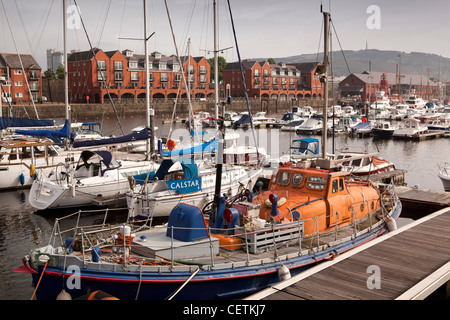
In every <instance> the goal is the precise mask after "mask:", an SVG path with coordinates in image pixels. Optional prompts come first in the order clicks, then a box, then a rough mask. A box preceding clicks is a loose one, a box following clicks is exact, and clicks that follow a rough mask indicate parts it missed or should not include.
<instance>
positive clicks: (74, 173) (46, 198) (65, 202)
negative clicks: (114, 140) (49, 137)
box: [29, 150, 157, 210]
mask: <svg viewBox="0 0 450 320" xmlns="http://www.w3.org/2000/svg"><path fill="white" fill-rule="evenodd" d="M156 168H157V165H156V164H155V163H154V162H153V161H132V160H122V161H119V160H117V159H116V158H115V157H114V156H113V154H112V153H111V152H110V151H107V150H101V151H90V150H84V151H83V152H81V154H80V156H79V159H78V163H77V165H76V167H75V168H74V169H73V170H64V172H57V173H56V174H55V176H54V177H50V178H48V177H43V178H41V179H37V180H35V181H34V182H33V185H32V186H31V190H30V195H29V203H30V205H31V206H33V207H34V208H36V209H37V210H45V209H56V208H70V207H79V206H89V205H93V204H94V203H93V200H94V199H96V198H102V197H109V196H113V195H120V194H123V195H125V193H126V192H127V191H128V189H129V183H128V178H127V176H132V175H135V174H139V173H147V172H150V171H154V170H156Z"/></svg>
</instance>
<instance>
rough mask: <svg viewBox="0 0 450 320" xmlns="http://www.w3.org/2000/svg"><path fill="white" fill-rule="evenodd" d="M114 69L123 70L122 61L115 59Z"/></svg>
mask: <svg viewBox="0 0 450 320" xmlns="http://www.w3.org/2000/svg"><path fill="white" fill-rule="evenodd" d="M114 70H122V61H114Z"/></svg>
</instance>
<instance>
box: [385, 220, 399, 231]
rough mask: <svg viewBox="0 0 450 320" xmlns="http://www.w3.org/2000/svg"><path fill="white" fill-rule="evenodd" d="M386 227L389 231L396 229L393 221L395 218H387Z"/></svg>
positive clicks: (395, 223)
mask: <svg viewBox="0 0 450 320" xmlns="http://www.w3.org/2000/svg"><path fill="white" fill-rule="evenodd" d="M387 227H388V230H389V231H394V230H397V222H395V219H394V218H392V217H390V218H389V219H387Z"/></svg>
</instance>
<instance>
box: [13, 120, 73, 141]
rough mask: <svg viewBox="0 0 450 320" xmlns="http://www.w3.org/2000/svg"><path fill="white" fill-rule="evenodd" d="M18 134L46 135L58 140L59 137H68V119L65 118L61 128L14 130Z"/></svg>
mask: <svg viewBox="0 0 450 320" xmlns="http://www.w3.org/2000/svg"><path fill="white" fill-rule="evenodd" d="M14 132H15V133H18V134H23V135H26V136H32V137H47V138H50V139H52V140H55V139H56V140H58V139H60V138H68V137H69V120H66V121H65V123H64V126H63V127H62V128H61V129H58V130H48V129H42V130H38V129H35V130H32V129H30V130H22V129H17V130H15V131H14Z"/></svg>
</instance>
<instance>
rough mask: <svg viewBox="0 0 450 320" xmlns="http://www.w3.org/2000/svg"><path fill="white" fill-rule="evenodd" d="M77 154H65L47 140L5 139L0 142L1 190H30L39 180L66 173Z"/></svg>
mask: <svg viewBox="0 0 450 320" xmlns="http://www.w3.org/2000/svg"><path fill="white" fill-rule="evenodd" d="M79 154H80V151H64V150H63V149H61V148H60V147H58V146H57V145H55V143H54V142H53V141H52V140H50V139H47V138H45V139H40V138H25V137H16V138H7V139H3V140H2V141H1V142H0V159H1V160H0V190H7V189H14V188H26V187H28V188H29V187H30V186H31V185H32V184H33V182H34V181H35V179H37V178H38V177H39V178H41V177H48V176H51V175H52V174H54V173H55V172H56V171H59V172H65V171H66V170H67V168H68V167H69V166H70V165H73V163H74V156H75V155H79Z"/></svg>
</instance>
